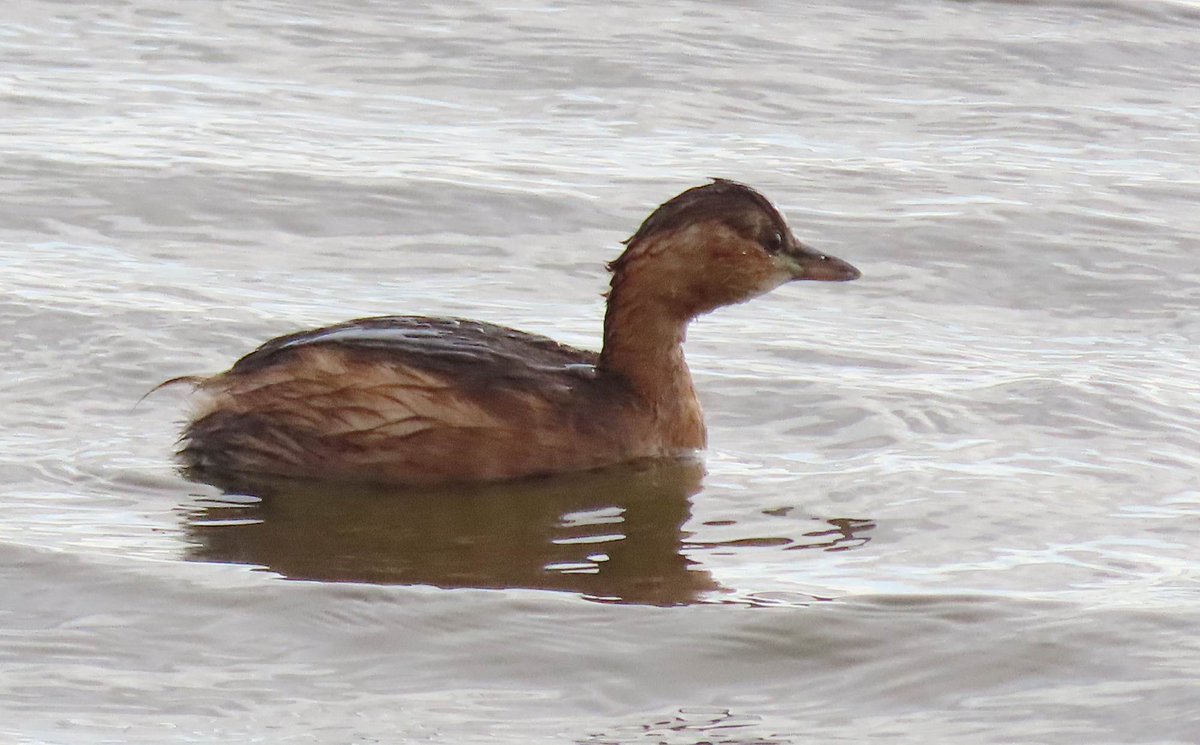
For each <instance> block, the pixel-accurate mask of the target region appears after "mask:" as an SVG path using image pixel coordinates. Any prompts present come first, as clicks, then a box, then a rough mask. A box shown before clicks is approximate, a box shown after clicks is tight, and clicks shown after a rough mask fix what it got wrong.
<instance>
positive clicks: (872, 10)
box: [0, 0, 1200, 745]
mask: <svg viewBox="0 0 1200 745" xmlns="http://www.w3.org/2000/svg"><path fill="white" fill-rule="evenodd" d="M0 59H2V60H3V66H2V67H0V153H2V154H3V158H0V351H2V352H3V358H4V363H5V364H4V365H3V370H2V372H0V741H2V742H4V743H14V744H18V743H19V744H33V743H37V744H42V743H53V744H55V745H59V744H71V745H74V744H76V743H80V744H91V743H155V744H162V743H218V742H219V743H229V742H264V743H407V742H437V743H454V744H455V745H464V744H469V743H514V744H515V743H535V742H546V743H560V742H566V743H587V744H588V745H607V744H609V743H622V744H624V743H667V744H668V745H683V744H687V745H692V744H696V745H698V744H699V743H721V744H722V745H768V744H770V745H776V744H782V743H788V744H796V745H798V744H800V743H810V742H852V743H861V742H871V743H922V744H924V743H941V742H945V743H951V742H952V743H1055V744H1056V745H1063V744H1065V743H1080V744H1081V745H1082V744H1087V745H1094V744H1096V743H1179V744H1182V743H1195V742H1197V741H1200V373H1198V372H1197V369H1196V360H1197V349H1200V314H1198V313H1197V308H1198V306H1200V258H1198V256H1200V253H1198V252H1200V7H1198V6H1196V5H1195V4H1193V3H1190V2H1170V1H1168V0H1109V1H1106V2H1067V1H1062V2H1053V1H1049V2H988V1H985V0H976V1H973V2H962V1H951V0H943V1H930V0H921V1H920V2H917V1H916V0H900V1H898V2H889V3H882V2H874V1H868V0H853V1H852V2H822V1H820V0H818V1H817V2H811V3H787V2H779V1H769V0H760V1H757V2H755V1H750V2H738V3H701V2H693V1H691V0H678V1H673V2H664V3H654V4H649V3H646V4H640V3H628V2H620V1H618V2H611V3H604V4H592V3H578V2H569V1H567V2H546V3H535V2H511V3H470V2H447V3H438V4H405V3H390V2H372V1H370V0H355V1H351V0H327V1H325V2H314V3H283V2H266V1H264V0H243V1H241V2H228V3H219V4H218V3H172V2H166V1H165V0H145V1H143V2H119V1H116V0H114V1H112V2H81V3H63V2H52V1H50V0H21V1H20V2H15V3H10V4H8V5H6V6H5V8H4V9H3V11H0ZM710 176H724V177H729V178H734V179H737V180H740V181H744V182H746V183H749V184H752V185H754V186H755V187H757V188H759V189H760V190H762V191H763V192H764V193H766V194H767V195H768V196H770V197H771V198H772V199H773V200H774V201H775V202H777V203H778V204H779V206H780V208H781V209H782V210H783V211H784V212H785V213H786V214H787V215H788V217H789V219H790V221H791V223H792V226H793V228H794V229H795V230H796V232H797V234H798V235H799V236H800V237H801V238H802V239H803V240H805V241H806V242H808V243H810V244H812V245H814V246H817V247H820V248H821V249H822V250H827V251H829V252H830V253H832V254H835V255H838V256H841V257H844V258H846V259H847V260H849V261H851V262H852V263H854V264H855V265H857V266H858V267H860V268H861V269H862V270H863V274H864V277H863V279H861V280H859V281H858V282H854V283H850V284H844V285H815V284H814V283H808V284H796V285H790V286H788V287H785V288H782V289H781V290H779V291H777V292H775V293H773V294H772V295H770V296H767V297H765V298H761V299H758V300H756V301H754V302H752V303H749V304H746V305H743V306H738V307H735V308H729V309H725V310H723V311H720V312H718V313H716V314H713V315H712V316H709V317H705V318H703V319H701V320H700V321H699V322H697V323H696V324H694V325H693V327H692V329H691V331H690V334H689V341H688V347H687V352H688V359H689V362H690V364H691V367H692V369H693V373H694V375H695V377H696V382H697V387H698V389H699V392H700V396H701V399H702V401H703V403H704V405H705V408H706V411H707V415H708V421H709V427H710V441H711V443H710V448H709V450H708V452H707V453H706V454H705V459H704V461H703V463H702V464H701V463H691V464H688V463H682V464H674V465H666V466H658V467H647V468H633V469H617V470H616V471H612V472H602V473H598V474H585V475H581V476H578V477H570V478H566V479H561V480H550V481H541V482H533V483H529V484H523V485H518V486H513V485H508V486H482V487H472V488H461V489H447V490H441V491H438V492H434V493H427V494H405V493H377V492H372V491H370V490H353V489H346V490H333V491H330V490H321V489H304V488H298V489H295V490H294V493H292V494H290V495H289V497H290V498H289V499H280V500H273V501H270V502H267V501H258V500H256V499H253V498H251V497H250V496H248V495H245V494H239V493H236V492H233V493H228V492H227V491H224V490H222V489H220V488H217V487H214V486H209V485H204V484H197V483H192V482H190V481H187V480H185V479H184V478H183V477H182V476H181V475H180V474H179V473H178V472H177V471H176V469H175V465H174V463H173V460H172V450H173V445H174V440H175V438H176V436H177V435H178V431H179V426H180V423H181V422H182V421H183V420H184V419H185V417H186V415H187V411H188V401H187V399H186V396H184V395H183V394H182V392H180V391H178V390H165V391H162V392H159V393H157V394H155V395H153V396H151V397H149V398H147V399H146V400H145V401H143V402H141V403H140V404H137V402H138V399H139V398H140V397H141V396H142V395H143V394H144V393H145V392H146V391H147V390H149V389H150V388H152V387H153V386H154V385H156V384H157V383H159V382H161V381H162V380H165V379H167V378H170V377H173V376H176V375H184V374H204V373H211V372H216V371H219V370H222V369H224V368H225V367H227V366H228V365H229V364H230V363H231V362H232V361H233V360H234V359H236V358H237V357H239V356H240V355H242V354H244V353H245V352H248V351H249V350H250V349H252V348H253V347H254V346H255V345H257V344H258V343H260V342H261V341H263V340H265V339H267V338H270V337H272V336H275V335H278V334H282V333H287V332H291V331H295V330H298V329H302V328H307V327H313V326H318V325H321V324H326V323H332V322H336V321H339V320H344V319H348V318H353V317H359V316H367V315H378V314H387V313H413V314H424V315H453V316H463V317H470V318H478V319H481V320H486V321H490V322H495V323H502V324H506V325H511V326H515V327H518V328H522V329H525V330H528V331H533V332H537V333H542V334H546V335H549V336H553V337H555V338H557V339H559V340H562V341H564V342H567V343H570V344H574V345H578V346H585V347H595V346H597V345H598V344H599V327H600V321H601V318H602V314H603V304H602V303H603V301H602V299H601V297H600V294H601V293H602V291H603V290H604V288H605V286H606V281H607V278H606V275H605V272H604V266H603V265H604V262H605V261H608V260H611V259H612V258H614V257H615V256H616V255H617V253H618V252H619V250H620V243H619V242H620V240H621V239H623V238H625V237H627V236H628V235H629V234H630V233H632V232H633V230H634V229H635V228H636V227H637V225H638V223H639V222H640V221H641V220H642V219H643V218H644V217H645V215H646V214H647V213H648V212H649V210H650V209H652V208H653V207H654V206H655V205H657V204H658V203H659V202H661V201H663V200H665V199H666V198H668V197H670V196H672V195H673V194H675V193H677V192H679V191H681V190H683V189H684V188H687V187H689V186H692V185H695V184H698V183H702V182H703V181H704V180H705V179H706V178H707V177H710ZM135 404H136V405H135Z"/></svg>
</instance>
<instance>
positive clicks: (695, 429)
mask: <svg viewBox="0 0 1200 745" xmlns="http://www.w3.org/2000/svg"><path fill="white" fill-rule="evenodd" d="M639 269H640V267H638V266H637V265H636V264H633V265H630V266H622V267H620V268H619V269H618V270H617V271H616V272H614V274H613V280H612V288H611V290H610V291H609V295H608V309H607V312H606V313H605V316H604V347H603V349H602V350H601V353H600V369H601V370H603V371H604V372H606V373H609V374H616V375H619V376H621V377H622V378H623V379H624V380H625V381H626V382H627V383H628V384H629V386H630V387H631V388H632V389H633V391H634V392H635V393H636V394H637V395H638V397H639V398H641V399H642V401H643V402H645V403H646V404H647V405H648V407H649V409H650V411H651V412H652V414H653V417H654V420H655V422H656V424H657V425H658V426H659V427H660V428H662V429H663V431H664V436H665V438H666V439H667V440H668V441H669V443H670V444H672V445H673V446H676V447H681V448H700V447H704V444H705V431H704V420H703V414H702V412H701V410H700V404H699V401H698V400H697V398H696V390H695V388H694V387H693V385H692V376H691V373H690V371H689V370H688V366H687V362H686V360H685V359H684V356H683V341H684V338H685V337H686V335H687V324H688V321H690V320H691V314H689V313H687V312H685V311H683V310H682V309H681V308H680V307H679V305H678V304H677V303H672V302H671V300H670V298H669V297H665V296H664V295H663V293H662V288H663V287H664V286H665V285H664V284H663V283H662V282H659V281H655V278H654V277H652V276H649V275H648V273H647V274H643V273H642V272H639V271H638V270H639Z"/></svg>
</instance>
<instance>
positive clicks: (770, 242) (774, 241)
mask: <svg viewBox="0 0 1200 745" xmlns="http://www.w3.org/2000/svg"><path fill="white" fill-rule="evenodd" d="M782 247H783V234H782V233H780V232H779V231H778V230H777V231H775V232H774V233H771V237H770V238H768V239H767V248H769V249H771V250H772V251H778V250H779V249H780V248H782Z"/></svg>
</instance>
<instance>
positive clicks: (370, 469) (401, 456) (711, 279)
mask: <svg viewBox="0 0 1200 745" xmlns="http://www.w3.org/2000/svg"><path fill="white" fill-rule="evenodd" d="M625 243H626V248H625V251H624V253H622V254H621V256H620V257H618V258H617V259H616V260H615V261H613V262H611V263H610V264H609V270H610V271H611V272H612V283H611V287H610V290H609V292H608V308H607V311H606V313H605V316H604V346H603V348H602V349H601V351H600V353H599V354H597V353H595V352H592V351H587V350H582V349H575V348H573V347H568V346H564V345H562V344H558V343H556V342H554V341H552V340H550V339H548V338H546V337H543V336H535V335H533V334H527V333H524V332H521V331H515V330H513V329H509V328H505V327H503V326H495V325H492V324H490V323H481V322H479V321H468V320H460V319H453V318H425V317H420V316H386V317H381V318H363V319H359V320H354V321H347V322H346V323H341V324H337V325H335V326H328V327H326V328H321V329H316V330H313V331H303V332H300V333H297V334H291V335H288V336H282V337H279V338H277V339H272V340H271V341H269V342H267V343H266V344H264V345H262V346H261V347H259V348H258V349H256V350H255V351H253V352H251V353H250V354H248V355H246V356H245V357H243V358H241V359H240V360H238V361H237V362H236V363H235V364H234V366H233V367H232V368H231V369H229V370H228V371H226V372H224V373H221V374H218V375H214V376H212V377H209V378H180V379H177V380H187V381H190V382H192V383H194V384H195V385H196V386H197V388H199V389H200V391H201V392H202V393H204V394H206V398H207V402H206V404H205V405H204V407H203V408H202V409H201V410H200V411H199V412H198V413H197V415H196V416H195V417H194V418H193V420H192V421H191V423H190V424H189V425H188V426H187V428H186V429H185V431H184V433H183V436H182V438H181V442H182V443H183V446H182V449H181V451H180V457H181V458H182V460H183V461H184V463H185V465H186V466H188V467H190V468H192V469H194V470H197V471H200V472H205V471H208V472H212V471H216V472H227V473H251V474H253V473H258V474H276V475H282V476H300V477H319V478H325V479H336V480H353V481H375V482H388V483H398V484H433V483H444V482H453V481H482V480H494V479H508V478H516V477H521V476H531V475H535V474H545V473H556V472H566V471H577V470H583V469H589V468H595V467H599V466H604V465H608V464H613V463H618V462H622V461H628V460H633V459H638V458H648V457H671V456H678V455H683V454H686V453H688V452H691V451H695V450H698V449H701V448H703V447H704V445H705V440H706V433H705V428H704V420H703V417H702V413H701V410H700V404H699V402H698V401H697V400H696V391H695V389H694V388H693V386H692V378H691V375H690V373H689V372H688V368H687V364H686V363H685V361H684V358H683V346H682V345H683V341H684V335H685V332H686V330H687V324H688V322H689V321H690V320H691V319H693V318H695V317H696V316H698V315H700V314H702V313H707V312H708V311H711V310H714V309H716V308H719V307H721V306H723V305H730V304H733V303H740V302H743V301H745V300H749V299H750V298H752V297H755V296H757V295H761V294H763V293H765V292H768V291H770V290H772V289H774V288H776V287H778V286H779V285H781V284H783V283H785V282H788V281H790V280H798V279H814V280H823V281H833V282H839V281H846V280H852V279H857V278H858V277H859V272H858V270H857V269H855V268H854V267H852V266H851V265H850V264H848V263H846V262H844V261H842V260H841V259H837V258H834V257H832V256H826V255H824V254H821V253H818V252H816V251H813V250H812V249H810V248H809V247H807V246H805V245H804V244H802V243H801V242H800V241H799V240H797V239H796V237H795V236H794V235H793V234H792V231H791V230H790V229H789V228H788V226H787V223H786V222H785V221H784V219H783V216H782V215H781V214H780V213H779V211H778V210H777V209H776V208H775V207H774V206H773V205H772V204H771V202H769V201H768V200H767V199H766V198H765V197H763V196H762V195H761V194H759V193H758V192H757V191H755V190H754V189H751V188H750V187H748V186H744V185H742V184H738V183H735V182H732V181H727V180H724V179H717V180H715V181H714V182H713V183H711V184H706V185H704V186H697V187H695V188H692V189H688V190H687V191H685V192H683V193H682V194H680V195H678V196H676V197H675V198H674V199H671V200H670V201H668V202H666V203H665V204H663V205H662V206H660V207H659V208H658V209H656V210H655V211H654V212H653V214H651V215H650V217H648V218H647V219H646V221H645V222H643V223H642V225H641V227H640V228H638V230H637V232H636V233H634V234H633V237H631V238H629V239H628V240H627V241H626V242H625ZM172 382H173V381H172Z"/></svg>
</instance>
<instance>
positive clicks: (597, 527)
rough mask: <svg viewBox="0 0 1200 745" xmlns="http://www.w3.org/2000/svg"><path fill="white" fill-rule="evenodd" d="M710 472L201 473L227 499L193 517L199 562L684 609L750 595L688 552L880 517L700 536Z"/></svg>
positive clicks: (837, 541) (811, 540)
mask: <svg viewBox="0 0 1200 745" xmlns="http://www.w3.org/2000/svg"><path fill="white" fill-rule="evenodd" d="M704 473H705V472H704V466H703V464H702V463H701V462H700V461H699V460H695V459H679V460H669V459H668V460H650V461H643V462H638V463H633V464H627V465H624V466H617V467H612V468H607V469H603V470H599V471H590V472H583V473H577V474H570V475H560V476H552V477H545V478H533V479H523V480H518V481H508V482H488V483H481V484H461V485H456V486H442V487H436V488H423V489H413V488H402V487H395V486H392V487H388V486H375V485H361V484H360V485H354V484H346V483H333V482H316V481H311V480H283V479H274V478H270V479H268V478H264V477H255V478H254V479H252V480H247V478H246V477H230V476H229V475H228V474H224V475H222V474H214V473H211V472H197V471H193V472H191V473H189V474H188V475H189V477H191V478H192V479H194V480H196V481H203V482H207V483H210V484H214V485H216V486H217V487H219V488H221V489H223V490H224V491H225V492H226V495H227V496H226V497H225V498H223V499H220V500H218V501H213V502H209V503H207V504H205V505H203V506H201V507H199V508H197V509H195V510H193V511H191V512H190V513H189V514H188V515H187V517H186V521H187V525H186V530H187V534H188V537H189V538H190V542H191V546H190V548H189V550H188V558H189V559H191V560H194V561H212V562H221V563H233V564H248V565H253V566H260V567H263V568H265V569H267V570H269V571H272V572H275V573H277V574H279V575H281V576H283V577H285V578H288V579H298V580H317V581H325V582H364V583H372V584H396V585H431V586H435V587H443V588H488V589H506V588H528V589H538V590H554V591H559V592H571V593H575V594H578V595H581V596H583V597H585V598H588V599H591V600H595V601H599V602H609V603H635V604H647V605H660V606H671V605H687V604H693V603H701V602H722V601H723V600H725V599H730V600H731V601H732V602H745V599H744V598H742V599H741V600H740V601H739V600H732V597H731V596H732V595H733V594H735V593H732V591H731V590H729V589H728V588H723V587H721V586H720V585H719V584H718V583H717V582H716V581H715V580H714V579H713V577H712V576H711V575H710V573H709V572H707V571H705V570H703V569H702V568H701V567H700V566H699V564H698V562H697V561H696V560H694V559H692V558H689V555H697V554H701V553H704V552H708V551H716V552H727V551H728V550H730V549H737V548H739V547H743V546H747V545H753V546H779V547H781V548H782V549H783V550H791V549H806V548H807V549H819V550H846V549H850V548H857V547H858V546H861V545H863V544H865V543H866V542H867V541H869V540H870V538H869V537H868V536H865V535H864V531H866V532H869V531H870V530H871V529H873V528H874V527H875V526H874V524H873V523H872V522H870V521H867V520H852V519H840V518H839V519H832V520H819V522H820V524H821V526H822V527H821V529H819V530H816V531H811V532H806V533H804V534H803V536H798V537H796V536H794V537H792V538H785V537H774V538H751V539H746V538H740V539H734V540H729V541H715V542H714V541H696V540H692V539H691V536H692V534H691V533H690V532H688V531H685V530H684V528H683V526H684V524H685V523H686V522H687V521H688V520H689V518H690V517H691V497H692V496H693V495H695V494H696V493H697V492H699V491H700V488H701V482H702V480H703V477H704ZM787 511H790V508H788V510H787ZM767 514H773V515H778V516H780V517H782V516H784V514H786V512H785V511H780V510H772V511H767ZM814 520H817V519H816V518H814ZM706 525H708V523H706ZM817 599H822V600H824V599H827V598H817Z"/></svg>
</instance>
